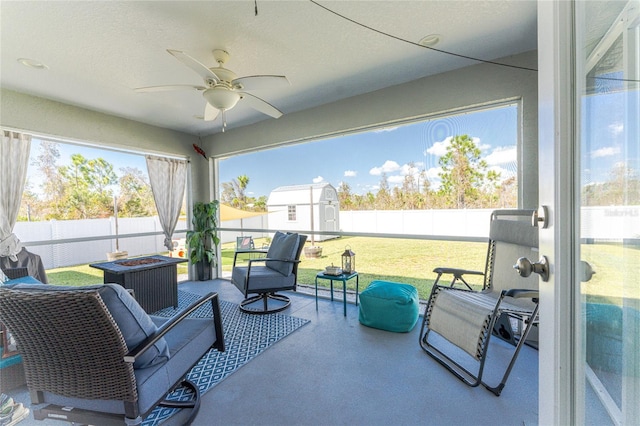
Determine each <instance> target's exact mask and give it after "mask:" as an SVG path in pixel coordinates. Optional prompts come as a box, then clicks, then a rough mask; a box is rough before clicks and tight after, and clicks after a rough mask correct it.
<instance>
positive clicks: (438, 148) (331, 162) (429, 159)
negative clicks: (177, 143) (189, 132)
mask: <svg viewBox="0 0 640 426" xmlns="http://www.w3.org/2000/svg"><path fill="white" fill-rule="evenodd" d="M620 96H624V93H615V92H614V93H610V94H604V95H599V96H587V97H585V98H584V102H585V104H584V105H583V106H584V108H585V110H584V112H585V115H584V117H585V122H584V123H583V126H585V125H586V123H589V124H588V126H587V127H589V129H588V130H587V131H586V134H587V135H589V136H588V137H587V138H586V140H585V141H584V145H583V148H582V149H583V154H582V155H583V161H584V164H583V179H584V180H583V184H588V183H590V182H602V181H604V180H606V179H608V178H609V177H610V171H611V168H612V166H613V165H614V164H616V163H618V162H621V161H624V160H625V158H626V160H627V161H629V160H631V159H636V160H635V162H636V163H637V161H638V160H637V158H638V153H637V152H630V151H629V149H630V148H631V151H634V149H633V148H632V147H628V146H627V143H626V135H625V129H624V126H623V123H624V121H625V117H624V114H625V111H624V110H621V109H620V107H619V105H620V104H621V101H620V99H619V97H620ZM622 104H623V103H622ZM626 113H628V112H626ZM517 116H518V110H517V106H516V105H515V104H514V105H507V106H503V107H499V108H493V109H487V110H481V111H471V112H467V113H463V114H459V115H454V116H447V117H443V118H440V119H433V120H429V121H422V122H417V123H413V124H406V125H402V126H398V127H389V128H385V129H380V130H377V131H369V132H363V133H357V134H351V135H346V136H339V137H333V138H328V139H324V140H319V141H316V142H305V143H302V144H298V145H293V146H289V147H280V148H274V149H269V150H265V151H260V152H256V153H251V154H243V155H239V156H235V157H232V158H228V159H224V160H222V161H221V162H220V182H229V181H231V180H232V179H233V178H236V177H238V176H240V175H247V176H248V177H249V180H250V181H249V186H248V188H247V193H248V195H250V196H255V197H259V196H262V195H265V196H268V195H269V193H270V192H271V191H272V190H273V189H275V188H277V187H279V186H285V185H298V184H310V183H318V182H329V183H331V184H332V185H333V186H335V187H336V188H337V187H338V186H339V185H340V183H341V182H343V181H344V182H346V183H348V184H349V186H350V187H351V190H352V192H353V193H357V194H364V193H366V192H368V191H371V192H373V193H375V192H376V191H377V190H378V187H379V183H380V179H381V175H382V173H383V172H384V173H386V175H387V178H388V181H389V185H390V186H391V187H393V186H395V185H401V184H402V180H403V179H404V177H405V176H406V174H409V173H412V174H415V175H417V174H418V173H420V172H421V171H423V170H424V171H425V172H426V175H427V177H428V179H429V181H430V184H431V187H432V188H437V187H438V185H439V179H438V172H439V170H440V169H439V166H438V160H439V158H440V156H441V155H443V154H444V152H445V150H446V145H447V142H448V140H449V138H450V137H451V136H453V135H461V134H467V135H469V136H471V137H473V138H474V139H475V140H476V143H477V144H478V146H480V147H481V149H482V156H483V157H484V159H485V160H486V161H487V163H488V164H489V166H490V167H491V168H493V169H495V170H497V171H499V172H500V173H501V176H502V178H508V177H510V176H513V175H514V174H515V173H516V170H517V163H516V158H517V157H516V143H517ZM602 123H606V124H605V125H602ZM38 146H39V141H38V140H37V139H34V140H33V142H32V147H31V163H33V162H34V161H35V159H36V157H37V156H38V154H39V149H38ZM625 146H626V147H627V148H625ZM58 147H59V150H60V154H61V155H60V159H59V161H58V164H59V165H63V164H69V163H70V156H71V154H75V153H79V154H82V155H83V156H84V157H86V158H88V159H92V158H98V157H102V158H104V159H105V160H107V161H108V162H110V163H111V164H113V166H114V169H115V171H116V173H117V174H120V168H121V167H137V168H138V169H140V170H142V171H143V172H144V173H146V162H145V159H144V156H143V155H136V154H127V153H122V152H117V151H109V150H103V149H98V148H92V147H89V146H83V145H72V144H64V143H59V144H58ZM194 155H195V154H194ZM411 162H413V165H414V168H411V167H410V163H411ZM629 166H630V167H632V168H635V169H636V170H637V169H638V168H640V165H639V164H633V162H632V164H629ZM29 182H30V184H31V189H32V190H33V191H35V192H39V186H40V184H41V183H42V177H41V176H39V175H38V173H37V172H36V170H35V167H34V166H33V165H32V166H30V170H29Z"/></svg>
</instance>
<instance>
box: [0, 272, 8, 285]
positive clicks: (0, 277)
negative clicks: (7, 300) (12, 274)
mask: <svg viewBox="0 0 640 426" xmlns="http://www.w3.org/2000/svg"><path fill="white" fill-rule="evenodd" d="M7 281H9V277H8V276H6V275H5V274H4V271H3V270H2V269H0V285H2V284H4V283H6V282H7Z"/></svg>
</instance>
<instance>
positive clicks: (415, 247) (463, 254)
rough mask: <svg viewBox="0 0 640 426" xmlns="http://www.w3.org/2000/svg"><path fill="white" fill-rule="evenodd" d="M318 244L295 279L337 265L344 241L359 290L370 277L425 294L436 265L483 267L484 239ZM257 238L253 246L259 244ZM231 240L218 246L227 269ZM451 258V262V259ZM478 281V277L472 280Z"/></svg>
mask: <svg viewBox="0 0 640 426" xmlns="http://www.w3.org/2000/svg"><path fill="white" fill-rule="evenodd" d="M316 245H319V246H322V257H321V258H317V259H307V258H305V257H304V255H302V256H301V259H300V260H301V262H300V266H299V267H298V283H300V284H309V285H314V283H315V277H316V274H317V273H318V272H319V271H322V270H324V268H325V267H326V266H329V265H331V264H334V265H336V266H341V263H342V257H341V255H342V253H343V252H344V250H345V247H346V246H347V245H348V246H350V247H351V250H352V251H353V252H354V253H356V257H355V258H356V262H355V263H356V270H357V271H358V273H359V275H360V291H362V290H363V289H365V288H366V287H367V285H369V283H370V282H371V281H374V280H386V281H396V282H402V283H407V284H411V285H414V286H415V287H416V288H417V289H418V293H419V294H420V297H421V298H423V299H426V298H427V297H428V296H429V292H430V291H431V287H432V285H433V281H434V280H435V274H434V273H433V272H432V271H433V268H436V267H438V266H460V267H465V268H467V269H478V270H484V259H485V257H486V251H487V245H486V243H467V242H445V241H425V240H399V239H390V238H371V237H341V238H337V239H333V240H327V241H322V242H320V243H318V242H317V243H316ZM260 246H261V242H260V239H257V240H256V247H260ZM234 253H235V244H233V243H231V244H223V246H222V253H221V254H222V270H223V271H226V272H231V268H232V266H233V255H234ZM453 259H455V262H454V261H453ZM472 282H474V283H475V284H477V285H478V288H480V286H481V285H482V280H481V279H476V280H475V281H472ZM318 285H322V286H325V287H328V285H329V282H328V281H325V280H321V281H320V282H319V283H318ZM355 285H356V283H355V280H350V281H349V282H348V286H347V288H349V289H352V290H355Z"/></svg>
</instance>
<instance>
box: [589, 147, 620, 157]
mask: <svg viewBox="0 0 640 426" xmlns="http://www.w3.org/2000/svg"><path fill="white" fill-rule="evenodd" d="M616 154H620V148H618V147H617V146H607V147H604V148H600V149H596V150H595V151H592V152H591V158H601V157H611V156H613V155H616Z"/></svg>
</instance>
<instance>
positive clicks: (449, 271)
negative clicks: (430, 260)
mask: <svg viewBox="0 0 640 426" xmlns="http://www.w3.org/2000/svg"><path fill="white" fill-rule="evenodd" d="M433 272H435V273H436V274H439V275H442V274H451V275H455V276H462V275H484V272H481V271H473V270H470V269H459V268H443V267H440V268H435V269H434V270H433Z"/></svg>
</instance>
